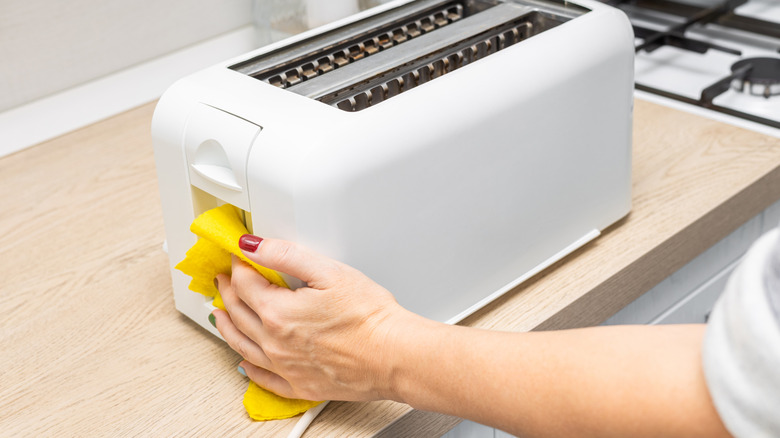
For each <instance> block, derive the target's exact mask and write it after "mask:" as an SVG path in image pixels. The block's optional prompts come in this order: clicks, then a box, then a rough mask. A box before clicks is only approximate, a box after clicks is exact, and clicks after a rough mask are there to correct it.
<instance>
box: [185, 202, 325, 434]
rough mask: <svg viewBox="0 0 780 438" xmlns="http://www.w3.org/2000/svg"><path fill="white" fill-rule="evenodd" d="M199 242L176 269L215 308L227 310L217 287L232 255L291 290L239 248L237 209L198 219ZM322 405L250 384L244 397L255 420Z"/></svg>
mask: <svg viewBox="0 0 780 438" xmlns="http://www.w3.org/2000/svg"><path fill="white" fill-rule="evenodd" d="M190 230H192V232H193V233H195V234H197V235H198V237H199V239H198V241H197V242H196V243H195V245H193V246H192V248H190V249H189V251H187V254H186V257H185V258H184V260H182V261H181V262H180V263H179V264H178V265H176V269H178V270H180V271H182V272H183V273H185V274H186V275H189V276H190V277H192V281H191V282H190V290H192V291H195V292H197V293H200V294H203V295H205V296H207V297H214V302H213V304H214V306H215V307H218V308H220V309H222V310H225V305H224V304H223V302H222V297H221V296H220V295H219V290H217V288H216V286H214V278H215V277H216V276H217V274H230V269H231V257H230V255H231V254H235V255H237V256H238V257H240V258H241V260H243V261H245V262H247V263H249V264H250V265H252V266H253V267H254V268H255V269H257V271H258V272H259V273H260V274H262V276H263V277H265V278H267V279H268V281H270V282H271V283H273V284H275V285H277V286H281V287H288V286H287V284H286V283H285V282H284V279H283V278H282V277H281V276H280V275H279V273H277V272H276V271H274V270H272V269H268V268H265V267H263V266H260V265H258V264H256V263H255V262H253V261H251V260H249V259H248V258H246V257H245V256H244V254H243V253H242V252H241V249H240V248H239V247H238V239H239V238H240V237H241V236H242V235H244V234H246V233H248V231H247V229H246V226H244V222H243V221H242V218H241V212H240V210H239V209H238V208H236V207H234V206H232V205H229V204H226V205H223V206H221V207H217V208H214V209H211V210H209V211H207V212H205V213H203V214H201V215H200V216H198V217H197V218H196V219H195V221H194V222H192V226H191V227H190ZM320 403H322V402H317V401H308V400H295V399H289V398H284V397H279V396H278V395H276V394H274V393H272V392H270V391H267V390H265V389H263V388H261V387H260V386H258V385H257V384H255V382H249V388H247V390H246V393H245V394H244V407H245V408H246V411H247V413H248V414H249V416H250V417H252V418H253V419H255V420H279V419H282V418H290V417H294V416H296V415H298V414H300V413H301V412H304V411H306V410H308V409H309V408H312V407H314V406H317V405H318V404H320Z"/></svg>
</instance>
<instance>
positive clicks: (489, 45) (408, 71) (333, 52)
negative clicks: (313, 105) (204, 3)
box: [231, 0, 585, 111]
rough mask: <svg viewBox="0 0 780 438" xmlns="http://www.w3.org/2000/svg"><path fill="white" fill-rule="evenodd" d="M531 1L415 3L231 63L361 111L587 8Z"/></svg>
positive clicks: (277, 83)
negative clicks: (541, 6) (539, 5)
mask: <svg viewBox="0 0 780 438" xmlns="http://www.w3.org/2000/svg"><path fill="white" fill-rule="evenodd" d="M531 4H533V3H531ZM531 4H529V3H527V2H523V3H521V2H506V3H501V2H498V1H497V0H492V1H478V0H472V1H461V2H452V1H450V2H441V1H420V2H414V3H410V4H407V5H405V6H404V7H401V8H398V9H397V10H391V11H389V12H386V13H384V14H379V15H378V16H376V17H373V18H371V19H368V20H363V21H360V22H358V23H355V24H353V25H351V26H346V27H345V28H343V29H338V30H337V31H334V32H328V33H326V34H324V35H321V36H319V37H317V38H314V39H313V40H309V41H305V42H302V43H300V44H296V45H292V46H290V47H286V48H284V49H283V50H279V51H277V52H274V53H269V54H267V55H262V56H259V57H257V58H253V59H250V60H248V61H246V62H242V63H240V64H238V65H235V66H232V67H231V68H232V69H234V70H236V71H239V72H241V73H244V74H246V75H249V76H252V77H253V78H256V79H259V80H261V81H263V82H266V83H269V84H271V85H274V86H276V87H279V88H283V89H286V90H290V91H292V92H294V93H297V94H300V95H302V96H306V97H310V98H312V99H316V100H319V101H321V102H324V103H327V104H329V105H333V106H336V107H338V108H340V109H342V110H344V111H360V110H362V109H365V108H368V107H369V106H371V105H376V104H378V103H380V102H382V101H385V100H387V99H389V98H391V97H393V96H397V95H398V94H400V93H402V92H404V91H407V90H411V89H412V88H414V87H416V86H419V85H422V84H424V83H426V82H428V81H430V80H433V79H435V78H437V77H440V76H442V75H444V74H446V73H449V72H451V71H454V70H456V69H458V68H461V67H463V66H465V65H468V64H469V63H472V62H475V61H477V60H479V59H482V58H485V57H486V56H489V55H491V54H493V53H496V52H498V51H499V50H502V49H505V48H507V47H509V46H511V45H513V44H516V43H518V42H520V41H522V40H524V39H526V38H528V37H531V36H533V35H534V34H536V33H539V32H543V31H545V30H547V29H551V28H553V27H555V26H557V25H559V24H561V23H563V22H565V21H568V20H569V19H571V18H573V17H575V16H577V15H579V14H581V13H583V12H584V11H585V10H584V9H582V8H579V7H577V6H573V5H569V6H568V7H564V6H558V5H556V4H555V3H548V4H547V9H546V10H545V11H544V12H542V11H540V10H538V9H535V8H534V7H532V6H531ZM464 18H468V19H466V20H464ZM389 49H393V50H389ZM486 79H487V80H489V78H486Z"/></svg>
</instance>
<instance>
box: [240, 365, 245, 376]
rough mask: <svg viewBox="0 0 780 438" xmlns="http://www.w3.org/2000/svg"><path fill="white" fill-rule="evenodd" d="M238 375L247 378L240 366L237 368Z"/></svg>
mask: <svg viewBox="0 0 780 438" xmlns="http://www.w3.org/2000/svg"><path fill="white" fill-rule="evenodd" d="M238 374H241V375H242V376H244V377H247V375H246V370H244V367H242V366H241V365H239V366H238Z"/></svg>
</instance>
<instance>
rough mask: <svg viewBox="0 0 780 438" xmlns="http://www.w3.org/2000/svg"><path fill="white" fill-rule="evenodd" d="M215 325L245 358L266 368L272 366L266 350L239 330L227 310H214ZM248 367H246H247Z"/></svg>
mask: <svg viewBox="0 0 780 438" xmlns="http://www.w3.org/2000/svg"><path fill="white" fill-rule="evenodd" d="M212 315H214V320H215V321H216V323H215V326H216V327H217V330H219V333H220V334H221V335H222V337H223V338H224V339H225V341H226V342H227V343H228V345H230V348H232V349H233V350H234V351H235V352H236V353H238V354H240V355H241V357H243V358H244V359H245V360H247V361H249V362H251V363H253V364H255V365H257V366H260V367H264V368H270V367H271V366H272V364H271V361H270V360H269V359H268V356H267V355H266V354H265V351H263V349H262V348H261V347H260V345H258V344H257V343H256V342H255V341H253V340H252V339H249V337H247V335H245V334H244V333H243V332H241V330H239V329H238V328H237V327H236V326H235V324H233V321H232V320H231V318H230V315H228V313H227V312H225V311H223V310H220V309H217V310H215V311H213V312H212ZM245 369H246V368H245Z"/></svg>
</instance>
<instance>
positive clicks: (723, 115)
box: [601, 0, 780, 137]
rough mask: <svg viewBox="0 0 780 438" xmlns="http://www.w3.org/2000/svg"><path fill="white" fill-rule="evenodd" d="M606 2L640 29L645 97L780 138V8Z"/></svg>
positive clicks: (711, 0) (748, 0)
mask: <svg viewBox="0 0 780 438" xmlns="http://www.w3.org/2000/svg"><path fill="white" fill-rule="evenodd" d="M601 1H602V2H604V3H607V4H610V5H612V6H616V7H618V8H620V9H621V10H623V11H624V12H625V13H626V14H627V15H628V17H629V19H630V20H631V23H632V25H633V27H634V33H635V36H636V40H635V42H636V64H635V68H636V72H635V73H636V75H635V80H636V89H637V90H638V91H637V95H638V96H639V97H642V98H646V99H648V100H653V101H656V102H660V103H664V104H668V105H671V106H676V107H678V108H682V109H686V110H689V111H693V112H697V113H700V114H703V115H706V116H709V117H712V118H716V119H719V120H723V121H726V122H729V123H732V124H736V125H739V126H743V127H747V128H750V129H753V130H756V131H761V132H764V133H767V134H770V135H773V136H776V137H780V1H778V0H601Z"/></svg>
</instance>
